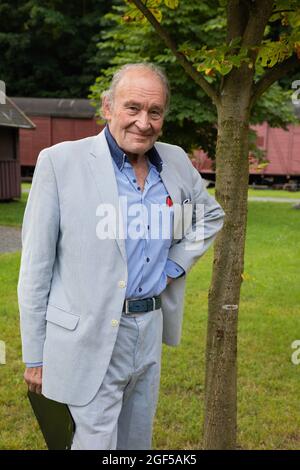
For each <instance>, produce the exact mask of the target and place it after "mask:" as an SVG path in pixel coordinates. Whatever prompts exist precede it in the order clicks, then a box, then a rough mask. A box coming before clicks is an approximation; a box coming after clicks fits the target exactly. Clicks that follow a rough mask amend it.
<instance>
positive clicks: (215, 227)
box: [168, 155, 225, 273]
mask: <svg viewBox="0 0 300 470" xmlns="http://www.w3.org/2000/svg"><path fill="white" fill-rule="evenodd" d="M186 160H187V162H186V164H187V165H188V167H189V171H190V175H191V176H190V178H191V193H192V199H191V206H190V213H191V217H190V223H187V224H186V225H187V227H188V228H187V229H186V230H185V229H184V230H183V236H182V238H181V239H179V240H178V242H177V243H175V244H173V245H172V247H171V248H170V250H169V254H168V258H169V259H171V260H172V261H174V262H175V263H177V264H179V265H180V266H182V268H183V269H184V270H185V272H186V273H188V272H189V270H190V269H191V267H192V266H193V265H194V263H195V262H196V261H197V260H198V259H199V258H200V257H201V256H203V254H204V253H205V252H206V251H207V249H208V248H209V246H210V245H211V244H212V242H213V241H214V239H215V238H216V236H217V234H218V232H219V231H220V230H221V228H222V226H223V223H224V216H225V212H224V211H223V209H222V207H221V206H220V204H218V202H217V201H216V200H215V198H214V197H212V196H210V194H209V193H208V192H207V190H206V188H205V186H204V184H203V180H202V178H201V175H200V174H199V172H198V171H197V170H196V168H195V167H194V166H193V164H192V163H191V161H190V159H189V158H188V156H187V155H186ZM183 206H184V205H182V207H181V209H182V208H183ZM182 219H183V221H184V223H183V226H185V222H186V221H185V217H184V216H183V217H182Z"/></svg>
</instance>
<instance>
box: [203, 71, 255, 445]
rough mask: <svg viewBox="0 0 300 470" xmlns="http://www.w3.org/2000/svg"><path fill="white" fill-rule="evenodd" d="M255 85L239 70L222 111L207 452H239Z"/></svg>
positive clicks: (209, 337) (225, 94)
mask: <svg viewBox="0 0 300 470" xmlns="http://www.w3.org/2000/svg"><path fill="white" fill-rule="evenodd" d="M246 74H248V77H246ZM239 82H240V83H241V86H238V83H239ZM251 82H252V77H249V71H247V70H246V69H245V68H244V70H238V71H237V70H236V71H234V73H232V74H231V75H230V77H229V78H228V79H227V80H226V82H225V85H224V88H223V91H222V103H221V104H220V106H219V107H218V143H217V152H216V162H217V165H216V167H217V172H216V198H217V199H218V201H219V202H220V204H221V205H222V207H223V209H224V210H225V213H226V217H225V222H224V227H223V229H222V231H221V233H220V234H219V236H218V237H217V240H216V243H215V255H214V268H213V276H212V283H211V286H210V290H209V302H208V327H207V345H206V379H205V416H204V444H203V446H204V448H205V449H235V448H236V427H237V424H236V423H237V405H236V399H237V360H236V358H237V326H238V305H239V298H240V286H241V281H242V276H241V275H242V273H243V263H244V261H243V260H244V247H245V237H246V223H247V192H248V174H249V164H248V134H249V114H250V98H251V84H252V83H251Z"/></svg>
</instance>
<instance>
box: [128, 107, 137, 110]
mask: <svg viewBox="0 0 300 470" xmlns="http://www.w3.org/2000/svg"><path fill="white" fill-rule="evenodd" d="M128 109H129V110H130V111H138V108H137V107H136V106H129V108H128Z"/></svg>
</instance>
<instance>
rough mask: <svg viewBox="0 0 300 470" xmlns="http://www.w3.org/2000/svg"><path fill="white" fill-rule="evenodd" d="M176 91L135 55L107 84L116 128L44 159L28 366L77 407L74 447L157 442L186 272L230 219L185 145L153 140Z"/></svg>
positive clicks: (31, 214)
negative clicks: (166, 358) (163, 366)
mask: <svg viewBox="0 0 300 470" xmlns="http://www.w3.org/2000/svg"><path fill="white" fill-rule="evenodd" d="M168 101H169V87H168V82H167V79H166V77H165V75H164V74H163V72H162V71H161V70H160V69H159V68H157V67H155V66H154V65H153V64H146V63H145V64H130V65H126V66H124V67H122V68H121V69H120V70H119V71H118V72H117V73H116V74H115V76H114V77H113V80H112V83H111V87H110V89H109V90H108V92H106V93H104V97H103V103H102V110H103V115H104V117H105V119H106V121H107V125H106V127H105V129H104V130H103V131H102V132H100V134H99V135H97V136H94V137H88V138H86V139H82V140H78V141H75V142H62V143H60V144H57V145H54V146H52V147H50V148H47V149H45V150H43V151H42V152H41V153H40V155H39V157H38V161H37V165H36V169H35V173H34V177H33V181H32V188H31V191H30V195H29V199H28V203H27V206H26V211H25V215H24V222H23V230H22V242H23V250H22V260H21V268H20V277H19V284H18V298H19V307H20V316H21V333H22V344H23V359H24V362H25V363H26V370H25V374H24V377H25V381H26V383H27V384H28V386H29V389H30V390H31V391H35V392H36V393H43V395H45V396H46V397H48V398H50V399H52V400H55V401H58V402H61V403H66V404H67V405H68V406H69V409H70V412H71V414H72V416H73V418H74V421H75V424H76V432H75V436H74V441H73V445H72V449H149V448H151V438H152V425H153V418H154V415H155V409H156V405H157V399H158V392H159V381H160V360H161V347H162V341H163V342H165V343H166V344H169V345H177V344H178V343H179V341H180V336H181V323H182V313H183V297H184V289H185V282H186V274H187V273H188V271H189V270H190V268H191V266H192V265H193V264H194V263H195V262H196V260H197V259H198V258H199V257H200V256H202V255H203V253H204V252H205V251H206V250H207V248H208V247H209V245H210V244H211V243H212V242H213V240H214V238H215V236H216V234H217V233H218V231H219V230H220V229H221V228H222V224H223V218H224V212H223V210H222V209H221V207H220V206H219V204H218V203H217V202H216V201H215V200H214V198H212V197H211V196H209V194H208V193H207V191H206V190H205V187H204V185H203V182H202V179H201V176H200V175H199V174H198V172H197V171H196V169H195V168H194V167H193V165H192V164H191V162H190V160H189V158H188V157H187V155H186V154H185V152H184V151H183V150H182V149H181V148H179V147H177V146H174V145H169V144H165V143H161V142H157V143H156V140H157V139H158V137H159V135H160V133H161V129H162V125H163V120H164V116H165V113H166V109H167V106H168ZM188 206H189V207H190V208H192V209H191V211H190V212H191V217H190V222H189V223H188V224H185V223H184V222H185V218H184V217H180V216H178V208H179V209H181V208H182V207H188ZM197 206H199V207H202V208H203V210H202V211H201V210H200V211H197V210H196V209H197ZM154 207H158V208H159V209H161V210H160V211H158V215H157V212H155V211H153V210H152V209H153V208H154ZM175 209H176V210H175ZM201 214H202V216H201ZM182 224H183V229H181V228H182ZM199 233H200V234H202V237H201V236H200V237H199ZM178 234H179V235H178Z"/></svg>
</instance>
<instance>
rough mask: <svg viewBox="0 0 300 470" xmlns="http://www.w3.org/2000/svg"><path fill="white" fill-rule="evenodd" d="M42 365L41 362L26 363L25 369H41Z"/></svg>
mask: <svg viewBox="0 0 300 470" xmlns="http://www.w3.org/2000/svg"><path fill="white" fill-rule="evenodd" d="M42 365H43V363H42V362H26V367H28V368H31V367H42Z"/></svg>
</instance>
